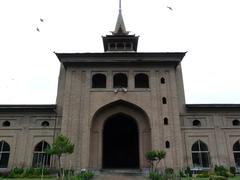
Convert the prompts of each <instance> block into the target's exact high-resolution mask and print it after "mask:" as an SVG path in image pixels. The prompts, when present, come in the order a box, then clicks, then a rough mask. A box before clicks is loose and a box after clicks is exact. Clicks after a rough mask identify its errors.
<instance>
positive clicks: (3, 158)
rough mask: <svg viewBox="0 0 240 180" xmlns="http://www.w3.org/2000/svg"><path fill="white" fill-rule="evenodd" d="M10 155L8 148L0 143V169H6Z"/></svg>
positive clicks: (3, 142)
mask: <svg viewBox="0 0 240 180" xmlns="http://www.w3.org/2000/svg"><path fill="white" fill-rule="evenodd" d="M9 155H10V146H9V144H8V143H7V142H5V141H0V168H7V167H8V161H9Z"/></svg>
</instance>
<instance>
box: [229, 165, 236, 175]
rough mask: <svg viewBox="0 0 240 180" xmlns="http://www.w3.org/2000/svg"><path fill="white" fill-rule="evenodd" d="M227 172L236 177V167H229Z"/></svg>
mask: <svg viewBox="0 0 240 180" xmlns="http://www.w3.org/2000/svg"><path fill="white" fill-rule="evenodd" d="M229 170H230V173H232V174H233V175H234V176H235V175H236V167H234V166H231V167H230V169H229Z"/></svg>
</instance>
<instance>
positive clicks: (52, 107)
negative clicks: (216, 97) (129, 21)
mask: <svg viewBox="0 0 240 180" xmlns="http://www.w3.org/2000/svg"><path fill="white" fill-rule="evenodd" d="M138 39H139V37H138V36H136V35H133V34H130V33H129V31H127V30H126V27H125V25H124V21H123V16H122V11H121V7H120V8H119V14H118V18H117V23H116V26H115V29H114V31H112V32H111V34H109V35H106V36H103V37H102V40H103V47H104V52H103V53H56V56H57V58H58V59H59V61H60V63H61V69H60V74H59V80H58V91H57V100H56V104H49V105H0V168H13V167H30V166H33V167H39V166H44V167H55V166H56V164H57V163H56V162H55V159H54V158H53V157H50V156H48V155H47V154H46V153H45V152H44V149H45V148H47V147H50V146H51V144H52V142H53V139H54V137H56V136H57V135H58V134H59V133H62V134H64V135H66V136H67V137H69V138H70V140H71V142H72V143H74V144H75V149H74V153H73V154H71V155H68V156H66V157H65V158H64V159H63V164H64V166H65V167H73V168H75V169H79V168H88V169H96V170H100V169H108V168H110V169H145V168H148V167H149V164H148V162H147V161H146V159H145V153H146V152H148V151H150V150H155V149H162V150H165V151H166V158H165V159H164V160H163V161H162V164H161V167H172V168H174V169H181V168H184V167H187V166H189V167H191V168H202V169H204V168H206V169H207V168H211V167H213V166H214V165H224V166H227V167H230V166H235V167H240V104H186V103H185V97H184V86H183V78H182V71H181V61H182V60H183V58H184V56H185V52H157V53H155V52H154V53H153V52H137V47H138Z"/></svg>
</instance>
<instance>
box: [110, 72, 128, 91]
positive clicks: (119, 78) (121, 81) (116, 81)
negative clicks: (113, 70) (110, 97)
mask: <svg viewBox="0 0 240 180" xmlns="http://www.w3.org/2000/svg"><path fill="white" fill-rule="evenodd" d="M113 87H114V88H127V87H128V78H127V75H126V74H124V73H117V74H115V75H114V76H113Z"/></svg>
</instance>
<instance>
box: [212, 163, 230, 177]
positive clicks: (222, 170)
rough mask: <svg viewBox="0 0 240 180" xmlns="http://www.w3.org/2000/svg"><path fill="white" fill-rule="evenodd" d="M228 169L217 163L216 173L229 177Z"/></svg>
mask: <svg viewBox="0 0 240 180" xmlns="http://www.w3.org/2000/svg"><path fill="white" fill-rule="evenodd" d="M227 171H228V170H227V169H226V168H225V167H224V166H222V165H220V166H217V165H215V168H214V172H215V173H216V175H218V176H224V177H227Z"/></svg>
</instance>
